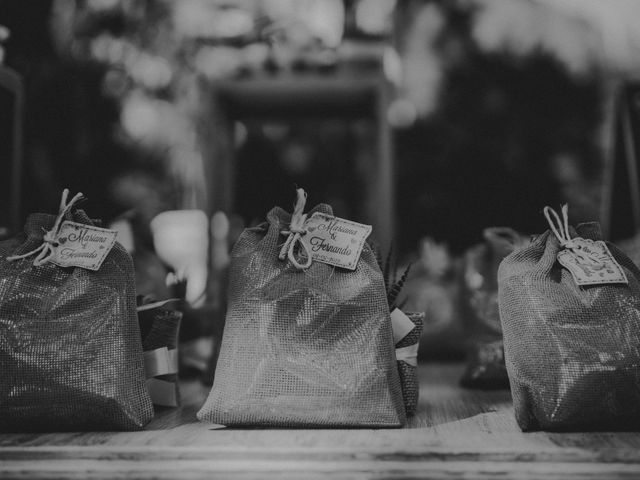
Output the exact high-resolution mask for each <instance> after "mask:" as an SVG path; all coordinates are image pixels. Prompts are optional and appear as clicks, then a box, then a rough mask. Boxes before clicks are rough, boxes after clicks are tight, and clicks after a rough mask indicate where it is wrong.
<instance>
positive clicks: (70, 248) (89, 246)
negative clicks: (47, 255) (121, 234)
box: [50, 221, 118, 270]
mask: <svg viewBox="0 0 640 480" xmlns="http://www.w3.org/2000/svg"><path fill="white" fill-rule="evenodd" d="M117 235H118V232H116V231H115V230H108V229H106V228H98V227H93V226H91V225H85V224H83V223H76V222H69V221H66V222H63V223H62V226H61V227H60V231H59V233H58V238H57V243H58V246H56V247H55V248H54V249H53V256H52V257H51V260H50V261H51V262H53V263H55V264H56V265H59V266H61V267H81V268H86V269H87V270H98V269H100V266H101V265H102V262H103V261H104V259H105V258H106V256H107V254H108V253H109V252H110V251H111V249H112V248H113V245H114V244H115V243H116V236H117Z"/></svg>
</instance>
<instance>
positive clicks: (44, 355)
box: [0, 210, 153, 432]
mask: <svg viewBox="0 0 640 480" xmlns="http://www.w3.org/2000/svg"><path fill="white" fill-rule="evenodd" d="M66 219H67V220H73V221H75V222H78V223H83V224H88V225H92V222H91V221H90V220H89V218H88V217H87V215H86V214H85V213H84V212H83V211H81V210H77V211H76V212H74V213H73V214H67V216H66ZM55 220H56V217H55V216H53V215H45V214H33V215H31V216H29V218H28V219H27V223H26V226H25V229H24V231H23V232H22V233H20V234H19V235H17V236H16V237H15V238H12V239H9V240H6V241H4V242H0V432H24V431H77V430H138V429H141V428H142V427H143V426H144V425H145V424H146V423H147V422H148V421H149V420H150V419H151V418H152V416H153V407H152V405H151V401H150V399H149V395H148V394H147V391H146V389H145V374H144V367H143V361H142V346H141V342H140V330H139V328H138V319H137V315H136V300H135V298H136V292H135V279H134V271H133V262H132V260H131V257H130V256H129V254H128V253H127V252H126V251H125V250H124V248H122V246H120V244H118V243H116V244H115V246H114V247H113V249H112V250H111V251H110V253H109V254H108V255H107V257H106V258H105V260H104V262H103V264H102V266H101V268H100V270H98V271H89V270H85V269H82V268H75V267H71V268H62V267H59V266H57V265H54V264H53V263H49V262H46V263H44V264H43V265H40V266H34V264H33V263H34V259H33V257H27V258H23V259H20V260H16V261H7V259H6V258H7V257H9V256H12V255H20V254H24V253H26V252H29V251H31V250H33V249H34V248H37V247H38V246H39V245H41V244H42V242H43V232H44V231H47V230H49V229H51V227H52V226H53V224H54V222H55Z"/></svg>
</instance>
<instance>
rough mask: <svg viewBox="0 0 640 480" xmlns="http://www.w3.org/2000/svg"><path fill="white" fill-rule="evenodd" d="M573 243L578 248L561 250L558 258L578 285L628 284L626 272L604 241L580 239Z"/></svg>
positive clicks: (573, 240)
mask: <svg viewBox="0 0 640 480" xmlns="http://www.w3.org/2000/svg"><path fill="white" fill-rule="evenodd" d="M571 241H572V242H573V243H574V244H575V245H576V247H571V248H566V249H564V250H561V251H560V253H558V257H557V258H558V261H559V262H560V264H561V265H562V266H563V267H565V268H566V269H567V270H569V272H571V275H572V276H573V279H574V280H575V282H576V283H577V284H578V285H603V284H610V283H611V284H615V283H624V284H627V283H628V281H627V276H626V275H625V273H624V270H623V269H622V267H621V266H620V265H619V264H618V262H616V260H615V259H614V258H613V255H611V252H610V251H609V248H607V245H606V244H605V243H604V242H603V241H601V240H598V241H593V240H590V239H585V238H580V237H576V238H573V239H571Z"/></svg>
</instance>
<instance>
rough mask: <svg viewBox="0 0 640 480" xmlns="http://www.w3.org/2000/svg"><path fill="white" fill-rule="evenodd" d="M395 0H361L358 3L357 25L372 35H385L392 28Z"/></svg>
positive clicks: (356, 12)
mask: <svg viewBox="0 0 640 480" xmlns="http://www.w3.org/2000/svg"><path fill="white" fill-rule="evenodd" d="M395 6H396V2H395V0H360V1H359V2H358V4H357V5H356V11H355V14H356V26H357V27H358V29H359V30H361V31H362V32H365V33H368V34H370V35H385V34H387V33H389V32H390V31H391V29H392V26H393V25H392V20H393V19H392V15H393V9H394V8H395Z"/></svg>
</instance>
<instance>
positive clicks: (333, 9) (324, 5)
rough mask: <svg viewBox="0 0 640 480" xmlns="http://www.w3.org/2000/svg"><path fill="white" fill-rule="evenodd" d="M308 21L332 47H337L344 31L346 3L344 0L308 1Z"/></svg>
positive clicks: (322, 39)
mask: <svg viewBox="0 0 640 480" xmlns="http://www.w3.org/2000/svg"><path fill="white" fill-rule="evenodd" d="M303 3H305V2H303ZM306 3H307V7H308V8H307V9H306V15H303V16H302V17H301V19H302V20H303V21H306V23H307V25H308V26H309V28H310V30H311V31H312V32H313V33H314V34H315V35H316V36H317V37H318V38H319V39H320V40H321V41H322V43H323V44H324V45H325V46H327V47H330V48H336V47H338V45H340V42H341V41H342V35H343V33H344V14H345V12H344V4H343V2H342V0H316V1H312V2H309V0H307V1H306Z"/></svg>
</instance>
